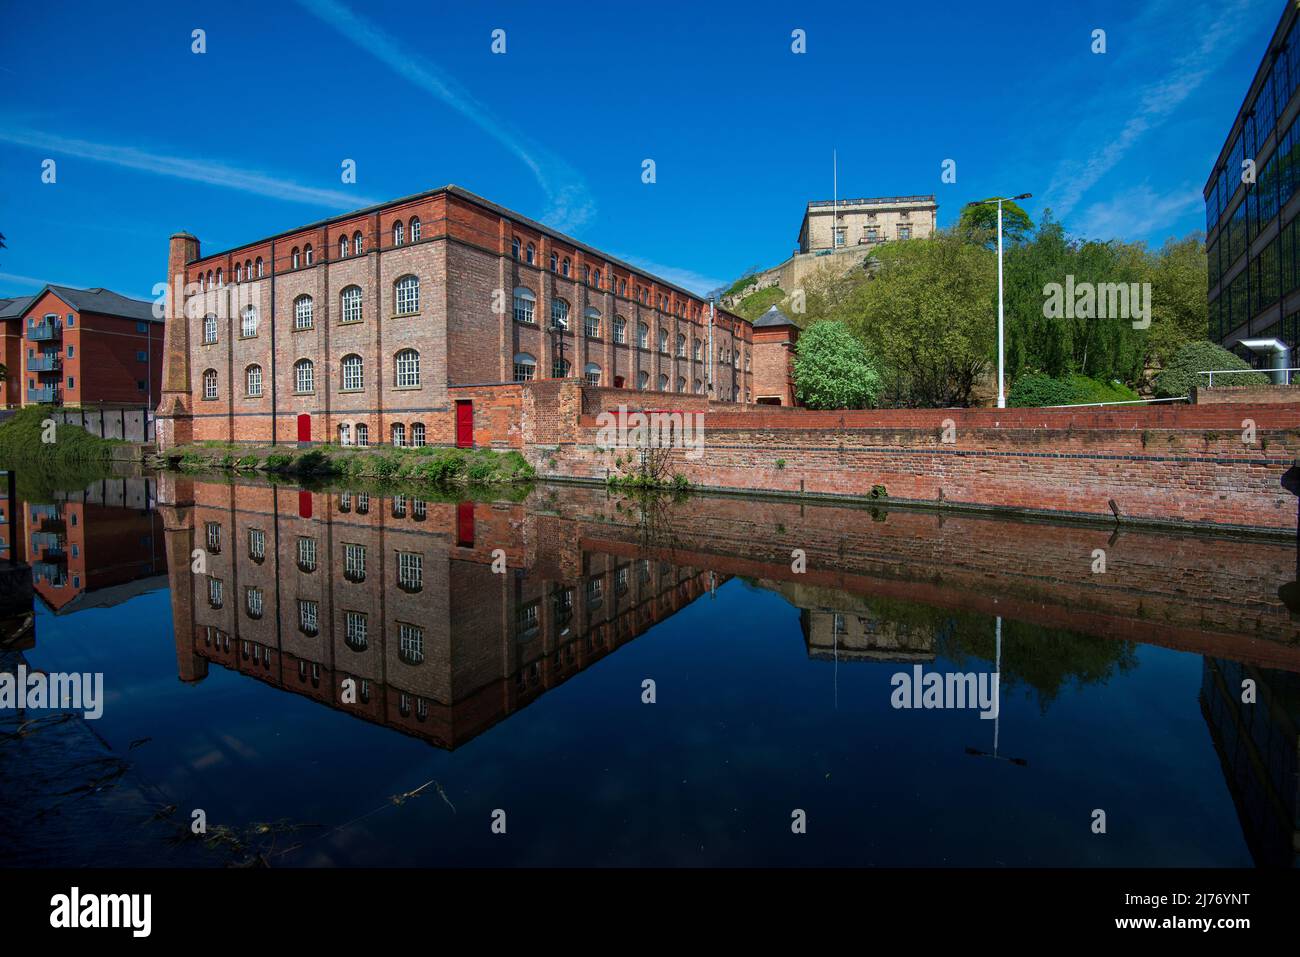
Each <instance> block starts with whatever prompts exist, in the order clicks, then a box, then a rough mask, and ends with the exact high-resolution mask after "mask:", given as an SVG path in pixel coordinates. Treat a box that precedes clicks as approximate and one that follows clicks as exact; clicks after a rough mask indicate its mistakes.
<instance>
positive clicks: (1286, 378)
mask: <svg viewBox="0 0 1300 957" xmlns="http://www.w3.org/2000/svg"><path fill="white" fill-rule="evenodd" d="M1248 372H1250V373H1261V374H1263V375H1268V376H1271V375H1273V374H1274V373H1281V374H1282V381H1281V382H1277V381H1276V380H1275V381H1274V383H1273V384H1274V385H1290V384H1291V373H1292V372H1300V367H1295V366H1293V367H1291V368H1288V369H1206V370H1204V371H1202V372H1198V373H1196V374H1197V375H1203V376H1209V381H1208V382H1207V383H1206V385H1205V387H1206V388H1207V389H1213V388H1214V377H1215V376H1216V375H1217V376H1223V375H1244V374H1246V373H1248Z"/></svg>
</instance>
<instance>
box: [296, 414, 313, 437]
mask: <svg viewBox="0 0 1300 957" xmlns="http://www.w3.org/2000/svg"><path fill="white" fill-rule="evenodd" d="M298 441H299V442H310V441H311V416H310V415H308V414H307V413H306V412H304V413H303V414H302V415H300V416H298Z"/></svg>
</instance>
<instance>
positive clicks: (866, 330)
mask: <svg viewBox="0 0 1300 957" xmlns="http://www.w3.org/2000/svg"><path fill="white" fill-rule="evenodd" d="M876 257H877V258H878V260H879V263H880V265H879V269H878V271H877V273H876V275H875V276H874V277H873V278H871V279H869V280H867V281H866V282H862V283H860V284H859V285H858V287H857V288H856V289H855V290H854V291H853V293H852V295H850V296H849V297H848V299H847V300H846V303H845V307H844V308H845V311H846V312H847V313H848V315H849V320H848V321H849V324H850V328H851V329H853V331H854V332H856V333H857V334H858V335H859V336H861V337H862V339H863V341H864V342H865V343H866V345H867V350H868V351H869V352H870V353H871V355H872V356H874V357H875V358H876V359H878V360H879V361H880V362H881V363H882V365H883V367H884V371H885V373H886V377H885V378H886V381H885V392H886V394H887V395H889V397H890V399H891V400H892V402H893V403H894V404H898V405H906V406H919V407H930V408H935V407H945V406H954V405H969V404H970V400H971V392H972V390H973V389H974V386H975V384H976V382H977V381H978V380H979V378H980V377H981V376H982V375H983V374H984V373H985V372H986V371H987V369H988V366H989V359H990V358H991V357H992V356H993V354H994V352H993V350H994V348H995V336H996V329H995V323H994V315H995V312H994V309H995V306H994V302H995V296H996V289H997V286H996V281H997V280H996V276H995V270H996V265H995V257H994V256H993V255H992V254H991V253H990V252H989V251H988V250H986V249H984V248H983V247H981V246H977V245H973V244H971V243H969V242H966V241H965V240H964V239H963V238H962V237H960V236H959V235H957V234H955V233H951V232H944V233H938V234H936V235H934V236H932V237H930V238H928V239H924V240H913V241H911V242H902V243H892V244H890V245H889V246H886V247H882V248H881V249H879V250H877V251H876Z"/></svg>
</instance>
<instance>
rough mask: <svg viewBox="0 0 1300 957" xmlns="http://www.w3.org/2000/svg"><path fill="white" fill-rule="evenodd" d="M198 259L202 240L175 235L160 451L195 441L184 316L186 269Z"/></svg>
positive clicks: (165, 334)
mask: <svg viewBox="0 0 1300 957" xmlns="http://www.w3.org/2000/svg"><path fill="white" fill-rule="evenodd" d="M198 258H199V240H198V238H197V237H195V236H192V235H191V234H189V233H184V232H182V233H175V234H174V235H173V236H172V237H171V240H170V242H169V243H168V246H167V309H166V312H165V313H164V325H163V367H162V399H161V401H160V402H159V403H158V420H157V428H156V438H157V443H158V450H159V451H164V450H166V449H170V448H175V447H176V446H178V445H187V444H188V443H190V442H192V441H193V440H194V417H193V413H194V409H193V408H192V405H191V396H192V392H191V385H190V323H189V319H188V318H187V317H186V315H185V267H186V266H187V265H188V264H189V263H192V262H193V261H194V260H196V259H198Z"/></svg>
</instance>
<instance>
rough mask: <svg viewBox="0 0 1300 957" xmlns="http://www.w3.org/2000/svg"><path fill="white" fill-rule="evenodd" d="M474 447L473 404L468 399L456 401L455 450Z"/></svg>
mask: <svg viewBox="0 0 1300 957" xmlns="http://www.w3.org/2000/svg"><path fill="white" fill-rule="evenodd" d="M473 447H474V403H473V402H471V401H470V400H468V399H457V400H456V448H458V449H472V448H473Z"/></svg>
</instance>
